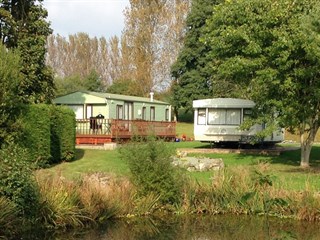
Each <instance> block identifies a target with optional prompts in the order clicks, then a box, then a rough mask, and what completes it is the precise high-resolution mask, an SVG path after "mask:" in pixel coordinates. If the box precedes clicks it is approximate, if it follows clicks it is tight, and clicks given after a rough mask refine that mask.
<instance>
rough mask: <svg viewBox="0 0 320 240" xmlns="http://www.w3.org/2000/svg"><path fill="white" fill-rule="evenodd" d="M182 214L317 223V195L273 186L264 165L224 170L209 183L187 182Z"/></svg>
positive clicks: (319, 198) (319, 217)
mask: <svg viewBox="0 0 320 240" xmlns="http://www.w3.org/2000/svg"><path fill="white" fill-rule="evenodd" d="M182 202H183V204H182V205H181V206H180V207H179V208H178V209H177V211H179V212H184V213H197V214H199V213H201V214H202V213H208V214H223V213H233V214H249V215H268V216H277V217H286V218H294V219H299V220H307V221H320V195H319V194H318V193H316V192H314V191H310V190H308V189H307V190H305V191H300V192H298V191H288V190H281V189H279V188H276V187H274V186H273V180H272V176H271V175H270V174H269V173H268V170H267V169H266V166H265V164H259V165H258V166H257V168H256V169H255V170H249V169H248V168H244V167H239V168H233V169H231V170H224V171H223V172H220V173H219V174H217V175H216V176H215V178H214V179H212V182H211V183H210V184H209V183H199V182H195V181H190V182H189V183H188V185H186V186H185V191H184V195H183V201H182Z"/></svg>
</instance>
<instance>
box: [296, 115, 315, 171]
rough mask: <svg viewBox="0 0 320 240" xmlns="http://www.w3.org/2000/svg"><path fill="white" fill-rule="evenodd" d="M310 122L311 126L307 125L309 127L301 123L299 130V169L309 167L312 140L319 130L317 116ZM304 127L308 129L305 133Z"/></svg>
mask: <svg viewBox="0 0 320 240" xmlns="http://www.w3.org/2000/svg"><path fill="white" fill-rule="evenodd" d="M310 122H311V124H309V125H310V126H308V125H307V124H305V123H303V124H302V126H301V128H300V144H301V157H300V167H303V168H308V167H310V165H309V160H310V153H311V149H312V145H313V142H314V139H315V137H316V134H317V131H318V129H319V124H318V116H316V117H315V118H314V119H313V121H310ZM306 127H309V131H306ZM305 135H306V138H305Z"/></svg>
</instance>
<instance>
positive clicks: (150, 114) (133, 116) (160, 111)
mask: <svg viewBox="0 0 320 240" xmlns="http://www.w3.org/2000/svg"><path fill="white" fill-rule="evenodd" d="M53 102H54V103H55V104H59V105H66V106H68V107H70V108H71V109H72V110H73V111H74V113H75V115H76V119H77V120H81V119H90V118H91V117H96V116H98V115H99V114H101V115H103V116H104V118H105V119H120V120H145V121H166V122H169V121H171V105H170V104H169V103H166V102H162V101H158V100H156V99H154V98H153V93H150V98H145V97H136V96H127V95H120V94H111V93H100V92H90V91H77V92H73V93H69V94H66V95H63V96H59V97H57V98H56V99H54V100H53Z"/></svg>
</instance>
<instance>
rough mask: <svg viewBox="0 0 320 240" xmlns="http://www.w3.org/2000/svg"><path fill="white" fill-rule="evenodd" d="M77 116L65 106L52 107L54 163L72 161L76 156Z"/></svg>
mask: <svg viewBox="0 0 320 240" xmlns="http://www.w3.org/2000/svg"><path fill="white" fill-rule="evenodd" d="M75 127H76V121H75V115H74V112H73V111H72V110H71V109H69V108H67V107H63V106H55V105H52V106H51V156H52V163H59V162H61V160H65V161H70V160H72V159H73V157H74V155H75V138H76V135H75Z"/></svg>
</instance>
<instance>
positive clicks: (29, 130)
mask: <svg viewBox="0 0 320 240" xmlns="http://www.w3.org/2000/svg"><path fill="white" fill-rule="evenodd" d="M20 123H21V126H22V131H21V135H20V137H19V138H18V142H19V144H20V145H21V146H22V147H25V148H27V149H28V152H29V153H30V159H31V160H32V162H33V163H35V165H36V167H45V166H48V165H50V164H53V163H59V162H61V161H62V160H67V161H69V160H71V159H73V157H74V154H75V126H76V123H75V115H74V113H73V111H72V110H71V109H67V108H66V107H61V106H55V105H45V104H33V105H26V106H23V107H22V109H21V117H20Z"/></svg>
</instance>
